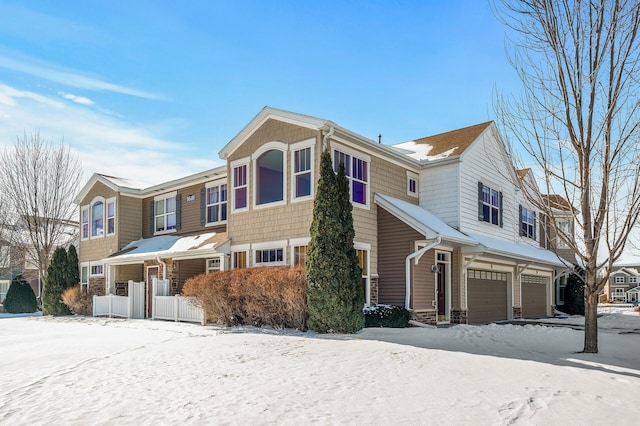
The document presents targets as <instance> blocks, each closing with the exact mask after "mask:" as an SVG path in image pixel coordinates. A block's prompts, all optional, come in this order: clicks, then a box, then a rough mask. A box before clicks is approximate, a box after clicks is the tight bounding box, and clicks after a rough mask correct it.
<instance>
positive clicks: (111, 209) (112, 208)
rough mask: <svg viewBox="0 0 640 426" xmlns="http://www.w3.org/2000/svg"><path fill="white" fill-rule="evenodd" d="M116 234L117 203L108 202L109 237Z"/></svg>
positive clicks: (113, 201)
mask: <svg viewBox="0 0 640 426" xmlns="http://www.w3.org/2000/svg"><path fill="white" fill-rule="evenodd" d="M115 232H116V201H115V200H107V235H111V234H115Z"/></svg>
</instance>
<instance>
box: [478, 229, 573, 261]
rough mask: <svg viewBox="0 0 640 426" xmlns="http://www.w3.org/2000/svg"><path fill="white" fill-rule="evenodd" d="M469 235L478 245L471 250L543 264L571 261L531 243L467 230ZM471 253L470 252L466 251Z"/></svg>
mask: <svg viewBox="0 0 640 426" xmlns="http://www.w3.org/2000/svg"><path fill="white" fill-rule="evenodd" d="M467 235H469V237H471V238H473V239H474V240H475V241H477V242H478V243H479V244H480V246H479V247H478V249H479V250H473V252H474V253H475V252H479V253H480V254H482V253H487V254H495V255H499V256H506V257H510V258H516V259H521V260H524V261H526V262H534V263H541V264H545V265H553V266H564V267H566V266H567V265H570V264H571V262H569V261H567V260H564V259H562V258H560V257H558V255H557V254H555V253H554V252H552V251H550V250H546V249H543V248H542V247H535V246H533V245H531V244H527V243H522V242H516V241H509V240H503V239H500V238H494V237H490V236H488V235H484V234H479V233H476V232H467ZM468 253H471V252H468Z"/></svg>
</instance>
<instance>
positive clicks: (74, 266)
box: [66, 244, 80, 288]
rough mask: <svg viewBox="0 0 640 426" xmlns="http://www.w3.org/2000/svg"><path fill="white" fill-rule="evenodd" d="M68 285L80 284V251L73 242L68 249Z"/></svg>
mask: <svg viewBox="0 0 640 426" xmlns="http://www.w3.org/2000/svg"><path fill="white" fill-rule="evenodd" d="M66 282H67V284H66V287H67V288H71V287H73V286H76V285H79V284H80V262H79V261H78V252H77V251H76V247H75V246H74V245H73V244H72V245H70V246H69V250H68V251H67V273H66Z"/></svg>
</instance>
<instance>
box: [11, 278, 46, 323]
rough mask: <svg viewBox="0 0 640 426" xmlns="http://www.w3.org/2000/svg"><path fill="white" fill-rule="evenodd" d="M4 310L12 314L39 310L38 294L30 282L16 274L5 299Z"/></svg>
mask: <svg viewBox="0 0 640 426" xmlns="http://www.w3.org/2000/svg"><path fill="white" fill-rule="evenodd" d="M4 310H5V311H7V312H9V313H10V314H24V313H32V312H37V311H38V302H37V300H36V295H35V293H34V292H33V289H32V288H31V286H30V285H29V283H28V282H27V281H26V280H25V279H24V278H23V277H22V275H18V276H16V277H15V278H14V279H13V280H12V281H11V286H9V290H8V291H7V297H6V298H5V299H4Z"/></svg>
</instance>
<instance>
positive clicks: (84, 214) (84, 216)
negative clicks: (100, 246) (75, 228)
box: [80, 207, 89, 240]
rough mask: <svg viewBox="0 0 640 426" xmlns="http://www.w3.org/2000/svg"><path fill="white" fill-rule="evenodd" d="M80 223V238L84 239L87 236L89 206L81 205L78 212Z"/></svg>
mask: <svg viewBox="0 0 640 426" xmlns="http://www.w3.org/2000/svg"><path fill="white" fill-rule="evenodd" d="M80 225H81V227H82V235H81V238H82V239H83V240H86V239H87V238H89V207H83V208H82V211H81V213H80Z"/></svg>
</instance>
